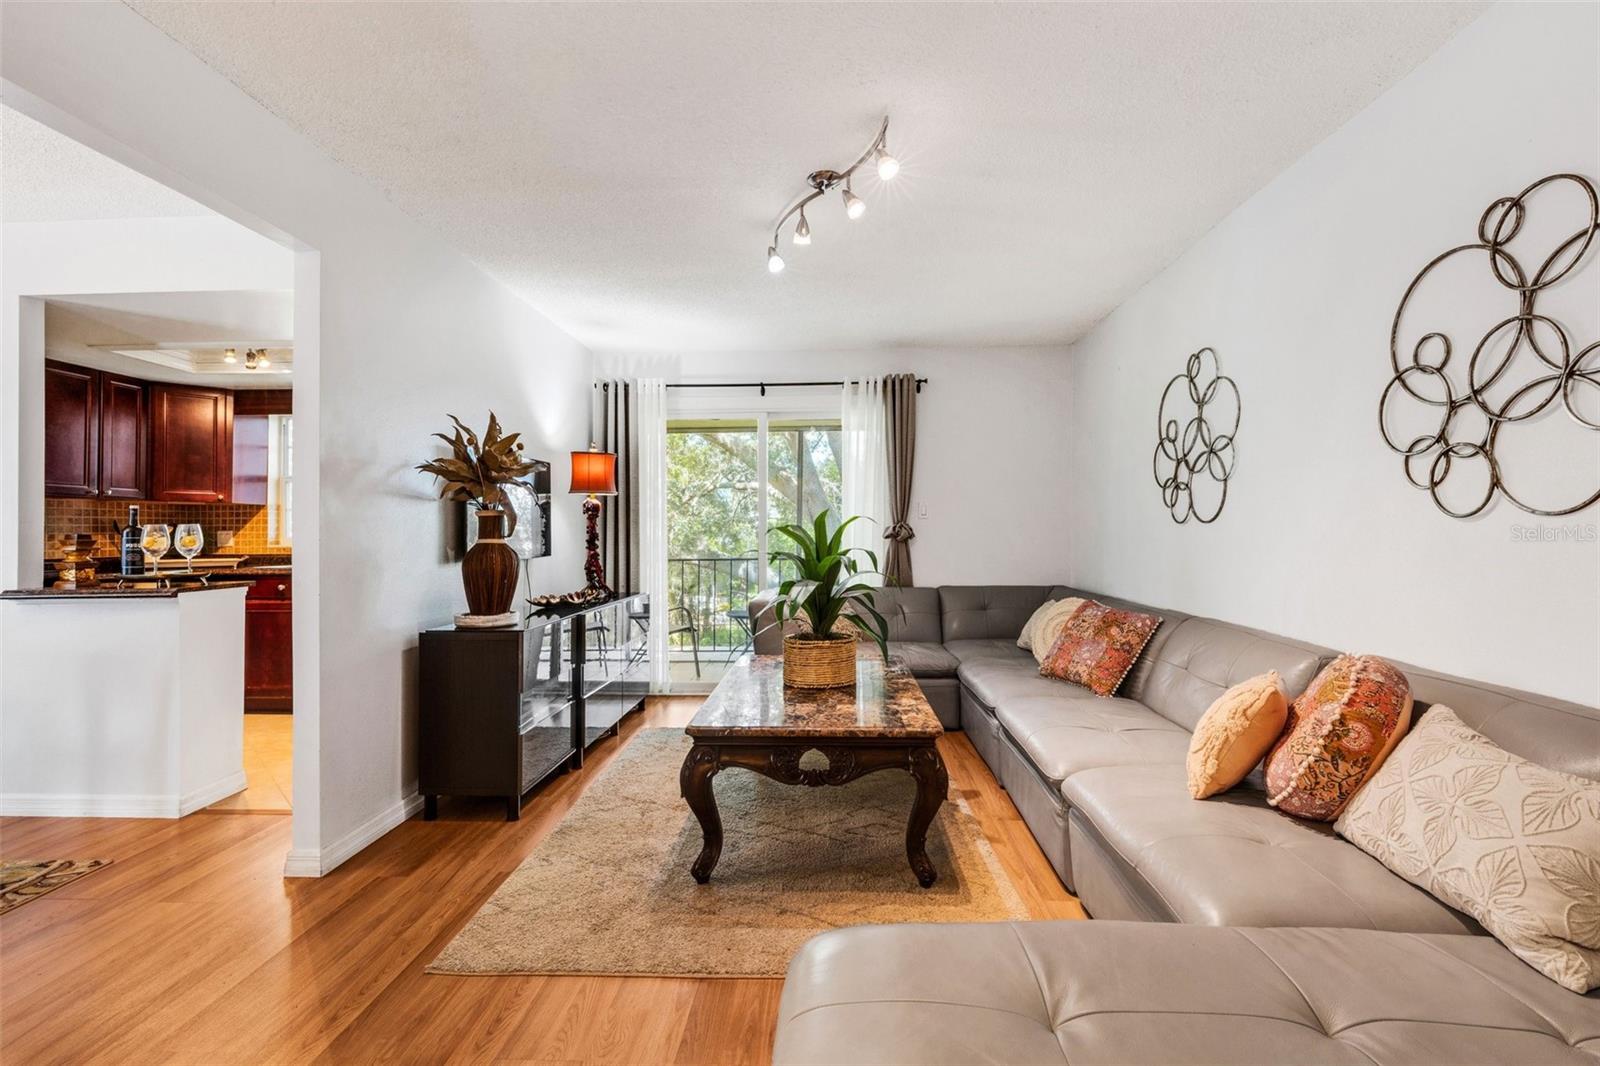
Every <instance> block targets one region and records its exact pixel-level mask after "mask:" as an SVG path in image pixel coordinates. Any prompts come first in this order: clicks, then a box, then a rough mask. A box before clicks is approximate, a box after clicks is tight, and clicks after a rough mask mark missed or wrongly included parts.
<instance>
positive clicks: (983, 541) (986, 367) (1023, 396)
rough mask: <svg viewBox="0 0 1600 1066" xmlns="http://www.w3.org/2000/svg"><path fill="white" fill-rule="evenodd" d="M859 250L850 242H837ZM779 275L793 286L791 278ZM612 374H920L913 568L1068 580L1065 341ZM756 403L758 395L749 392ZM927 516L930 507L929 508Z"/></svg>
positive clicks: (653, 361) (976, 580) (626, 368)
mask: <svg viewBox="0 0 1600 1066" xmlns="http://www.w3.org/2000/svg"><path fill="white" fill-rule="evenodd" d="M835 251H836V252H837V251H842V252H844V253H845V254H848V249H842V250H841V249H835ZM775 284H782V281H781V279H777V280H775ZM596 363H597V365H598V368H599V372H600V373H601V374H614V375H623V376H628V377H640V376H650V377H661V378H665V379H666V380H667V381H668V382H690V381H703V382H704V381H769V382H775V381H835V380H843V379H846V378H852V377H863V376H874V375H880V374H893V373H910V372H915V373H916V374H917V375H918V376H919V377H925V378H927V379H928V384H927V385H925V386H924V387H923V389H922V394H921V395H920V396H918V397H917V463H916V472H915V476H914V479H913V484H912V499H911V525H912V527H913V528H914V529H915V530H916V531H917V536H916V539H915V540H914V541H912V542H911V561H912V568H913V570H912V572H913V576H914V577H915V579H916V583H917V584H919V585H963V584H1039V585H1051V584H1056V583H1059V582H1062V581H1065V580H1066V575H1067V570H1068V562H1067V560H1068V537H1069V534H1070V530H1071V522H1070V521H1069V511H1068V500H1069V493H1068V487H1067V477H1068V469H1067V466H1066V463H1065V462H1064V461H1063V459H1064V456H1063V454H1062V449H1063V448H1064V447H1065V442H1066V435H1065V431H1064V425H1063V422H1064V420H1065V418H1066V417H1067V393H1066V374H1067V357H1066V353H1065V351H1064V350H1063V349H1060V348H997V349H990V350H978V351H972V350H965V349H895V350H884V351H860V352H844V351H839V352H775V353H774V352H767V353H761V354H756V355H745V354H735V353H724V352H706V353H696V354H689V355H677V356H661V355H655V354H640V353H632V354H629V353H620V352H614V353H605V354H601V355H597V356H596ZM750 398H751V402H752V404H754V403H758V402H759V398H758V394H757V392H756V390H754V389H751V390H750ZM924 507H925V508H926V509H927V515H926V517H923V516H921V514H920V511H921V510H922V508H924Z"/></svg>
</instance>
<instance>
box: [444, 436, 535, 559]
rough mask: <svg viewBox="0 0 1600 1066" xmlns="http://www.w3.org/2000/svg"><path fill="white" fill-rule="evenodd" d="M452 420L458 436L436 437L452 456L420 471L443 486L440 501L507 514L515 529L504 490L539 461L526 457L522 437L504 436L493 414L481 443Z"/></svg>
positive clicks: (512, 511)
mask: <svg viewBox="0 0 1600 1066" xmlns="http://www.w3.org/2000/svg"><path fill="white" fill-rule="evenodd" d="M449 418H450V421H452V422H454V423H455V427H456V428H455V432H454V433H453V434H451V435H449V436H446V435H445V434H443V433H435V434H434V436H435V437H438V438H439V439H440V440H442V441H444V442H445V443H446V444H448V445H450V451H451V455H450V456H449V458H445V459H430V460H428V461H427V462H426V463H419V464H418V465H417V469H418V470H420V471H422V472H423V473H424V474H432V475H433V476H434V477H436V478H438V479H439V480H440V481H441V482H443V484H441V485H440V486H439V498H440V499H441V500H454V501H456V502H457V503H472V504H476V505H477V507H478V508H479V509H480V510H490V509H493V510H499V511H504V512H505V513H506V522H507V524H508V525H509V526H511V527H513V528H514V527H515V526H516V521H517V514H516V510H515V509H514V508H513V507H511V505H510V503H511V501H510V499H509V497H508V496H507V495H506V491H505V489H504V488H503V487H502V486H504V485H507V484H509V483H511V482H514V481H520V480H522V479H523V478H524V477H526V476H527V475H528V474H531V473H533V471H534V470H536V469H537V468H538V466H539V461H538V460H537V459H528V458H525V457H524V456H523V448H522V442H521V441H520V440H518V438H519V437H521V436H522V434H520V433H510V434H503V433H502V431H501V429H500V420H499V419H498V418H496V417H495V414H494V412H493V411H490V412H489V425H488V426H487V427H485V429H484V431H483V437H482V439H481V440H480V439H479V437H478V435H477V434H476V433H474V432H473V431H472V430H470V429H468V428H467V427H466V426H465V425H463V424H462V422H461V419H459V418H457V417H456V416H455V415H450V416H449ZM510 533H511V530H510V529H507V530H506V535H507V536H509V535H510Z"/></svg>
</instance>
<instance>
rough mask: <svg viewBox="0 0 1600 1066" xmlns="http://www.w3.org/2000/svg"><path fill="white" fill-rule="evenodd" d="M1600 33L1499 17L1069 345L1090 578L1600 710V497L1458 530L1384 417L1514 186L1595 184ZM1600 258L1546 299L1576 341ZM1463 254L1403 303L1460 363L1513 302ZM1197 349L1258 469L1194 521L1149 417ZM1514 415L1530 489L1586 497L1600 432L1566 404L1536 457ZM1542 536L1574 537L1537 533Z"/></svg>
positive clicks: (1599, 16) (1544, 8)
mask: <svg viewBox="0 0 1600 1066" xmlns="http://www.w3.org/2000/svg"><path fill="white" fill-rule="evenodd" d="M1597 40H1600V8H1596V7H1595V6H1592V5H1546V4H1526V5H1501V6H1499V7H1496V8H1494V9H1491V10H1490V11H1489V12H1488V13H1487V14H1486V15H1485V16H1484V17H1483V18H1481V19H1480V20H1478V21H1477V22H1475V23H1473V24H1472V25H1470V26H1468V27H1467V28H1466V29H1465V30H1464V31H1462V33H1461V34H1460V35H1459V36H1458V37H1457V38H1455V39H1454V40H1453V41H1451V42H1450V43H1449V44H1447V45H1446V46H1445V47H1444V48H1443V49H1442V50H1441V51H1440V52H1438V53H1437V54H1436V55H1434V56H1433V57H1432V58H1431V59H1429V60H1428V61H1427V62H1426V63H1424V64H1423V65H1422V66H1421V67H1419V68H1418V69H1417V70H1416V71H1415V72H1414V73H1413V74H1411V75H1410V76H1409V77H1407V78H1406V79H1405V80H1404V81H1402V82H1401V83H1399V84H1398V85H1396V86H1395V87H1394V88H1393V89H1392V90H1390V91H1389V92H1388V93H1387V94H1385V95H1384V96H1383V97H1381V98H1380V99H1379V100H1378V101H1376V102H1375V103H1374V104H1373V105H1372V106H1371V107H1370V108H1369V109H1368V110H1366V111H1365V112H1363V113H1362V114H1360V115H1359V116H1357V117H1356V118H1355V119H1354V120H1352V121H1351V122H1350V123H1349V124H1348V125H1347V126H1346V127H1345V128H1343V129H1341V130H1340V131H1339V132H1337V133H1336V134H1335V135H1334V136H1332V137H1331V138H1329V139H1328V140H1327V141H1326V142H1324V143H1323V144H1322V145H1320V146H1319V147H1318V148H1316V149H1315V150H1313V151H1312V152H1311V153H1309V154H1308V155H1307V156H1306V157H1305V158H1303V159H1302V160H1300V161H1299V162H1298V163H1297V164H1296V165H1295V166H1293V167H1292V168H1290V169H1289V170H1288V171H1286V172H1285V173H1284V174H1283V175H1281V176H1280V177H1279V178H1277V179H1276V180H1275V181H1273V182H1272V184H1271V185H1269V186H1268V187H1267V188H1265V189H1263V190H1262V191H1261V192H1260V193H1259V194H1257V195H1256V196H1255V197H1254V198H1252V199H1251V200H1250V201H1248V202H1247V203H1245V204H1244V205H1243V206H1242V207H1240V208H1239V209H1238V210H1237V211H1235V212H1234V213H1233V214H1232V215H1231V216H1229V217H1228V218H1227V219H1226V220H1224V221H1223V222H1222V223H1221V224H1219V225H1218V226H1217V227H1216V228H1215V229H1214V230H1213V231H1212V232H1211V233H1210V234H1209V235H1207V236H1206V237H1205V238H1204V239H1203V240H1202V241H1201V242H1200V243H1199V244H1197V245H1196V246H1195V247H1194V248H1192V249H1191V250H1190V251H1188V252H1187V253H1186V254H1184V255H1183V256H1182V257H1181V258H1180V259H1179V260H1178V261H1177V262H1175V263H1173V264H1172V265H1171V266H1170V267H1169V268H1168V269H1167V270H1166V271H1165V272H1164V273H1162V274H1161V275H1159V276H1158V277H1157V278H1155V279H1154V280H1153V281H1151V282H1150V283H1149V284H1148V285H1146V286H1145V287H1144V288H1143V289H1142V290H1141V291H1140V292H1139V293H1138V294H1137V295H1135V296H1134V297H1133V298H1132V299H1130V300H1129V301H1128V302H1127V303H1125V304H1123V305H1122V306H1121V307H1119V308H1118V309H1117V310H1116V311H1115V312H1114V313H1113V314H1112V315H1111V316H1110V317H1108V318H1107V319H1106V320H1105V321H1104V322H1102V323H1101V324H1100V325H1099V326H1098V327H1096V329H1095V330H1094V331H1093V332H1092V333H1090V334H1089V335H1088V336H1087V337H1085V338H1084V339H1083V340H1081V341H1080V342H1079V343H1078V344H1076V345H1075V346H1074V347H1073V348H1072V351H1071V360H1070V362H1071V367H1072V380H1071V385H1072V387H1071V390H1070V397H1071V407H1070V413H1069V415H1068V416H1067V418H1066V419H1065V426H1066V430H1065V433H1066V436H1067V437H1068V438H1069V439H1070V440H1071V442H1072V458H1071V467H1072V470H1073V477H1074V479H1075V482H1076V485H1075V491H1074V496H1073V500H1072V505H1071V516H1072V517H1071V527H1072V532H1073V547H1074V551H1073V578H1074V580H1075V582H1076V583H1078V584H1081V585H1083V586H1084V587H1087V588H1092V589H1104V590H1106V591H1107V592H1114V593H1116V594H1119V595H1123V596H1127V597H1131V598H1135V599H1141V600H1145V601H1148V602H1151V603H1156V604H1162V605H1170V606H1172V607H1175V608H1180V609H1184V610H1188V611H1194V612H1200V613H1206V614H1210V615H1214V616H1218V617H1222V618H1226V619H1228V620H1230V621H1237V622H1242V623H1245V624H1248V625H1253V626H1258V627H1261V628H1265V629H1270V630H1275V631H1279V632H1283V633H1287V634H1291V635H1293V636H1296V637H1300V638H1303V639H1308V640H1312V641H1317V642H1320V643H1324V644H1329V645H1332V646H1335V647H1341V648H1347V649H1349V650H1351V651H1356V652H1367V651H1370V652H1375V653H1379V654H1384V655H1389V656H1394V657H1396V658H1399V659H1402V660H1407V661H1411V662H1414V663H1417V664H1420V665H1425V666H1429V667H1433V668H1437V669H1442V670H1446V671H1451V672H1456V673H1461V674H1464V675H1467V676H1471V677H1475V678H1480V679H1483V680H1488V681H1492V682H1500V683H1504V684H1509V685H1513V686H1517V687H1521V688H1527V689H1531V690H1534V691H1537V692H1543V693H1548V694H1551V695H1555V696H1560V697H1566V698H1569V699H1573V700H1579V701H1582V702H1584V703H1587V704H1591V705H1594V704H1597V703H1600V675H1597V666H1596V651H1597V649H1600V542H1597V541H1596V540H1595V538H1594V533H1595V529H1596V524H1597V523H1600V505H1597V506H1595V507H1591V508H1589V509H1588V510H1587V511H1584V512H1580V513H1579V514H1576V515H1572V516H1569V517H1566V518H1537V517H1535V516H1532V515H1529V514H1527V513H1525V512H1523V511H1521V510H1518V509H1517V508H1515V507H1513V506H1511V505H1510V504H1509V503H1507V502H1505V501H1501V502H1499V503H1498V504H1496V505H1495V506H1493V507H1492V508H1491V509H1490V510H1489V511H1488V512H1487V513H1485V514H1484V515H1482V516H1480V517H1479V518H1477V519H1474V520H1470V521H1461V520H1457V519H1453V518H1448V517H1446V516H1444V515H1442V514H1441V513H1440V512H1439V511H1437V510H1436V509H1435V508H1434V505H1433V503H1432V502H1431V501H1430V500H1429V498H1428V496H1427V494H1426V493H1425V492H1422V491H1420V490H1417V489H1413V488H1412V487H1411V486H1410V485H1408V484H1407V483H1406V481H1405V480H1404V478H1403V476H1402V473H1401V463H1400V457H1399V456H1398V455H1396V454H1395V453H1393V452H1390V451H1389V450H1388V449H1387V448H1386V447H1385V446H1384V445H1383V443H1382V441H1381V439H1380V438H1379V434H1378V423H1377V410H1378V397H1379V394H1380V393H1381V392H1382V391H1383V388H1384V386H1385V384H1386V383H1387V381H1388V379H1389V376H1390V373H1391V371H1390V367H1389V355H1388V350H1389V349H1388V345H1389V328H1390V324H1391V321H1392V319H1393V316H1394V313H1395V308H1396V305H1397V304H1398V302H1399V300H1400V297H1401V295H1402V293H1403V292H1404V291H1405V288H1406V286H1407V284H1408V283H1409V282H1410V280H1411V278H1412V276H1413V275H1414V274H1415V273H1416V272H1417V271H1418V270H1419V269H1420V268H1421V267H1422V266H1423V264H1425V263H1426V262H1427V261H1428V260H1429V259H1431V258H1432V257H1433V256H1434V255H1435V254H1437V253H1439V252H1442V251H1444V250H1445V249H1447V248H1450V247H1452V246H1454V245H1457V244H1467V243H1471V242H1472V241H1473V240H1475V236H1474V235H1475V233H1476V227H1477V223H1478V218H1479V215H1480V214H1481V213H1482V212H1483V210H1484V208H1485V207H1487V206H1488V204H1489V202H1490V201H1491V200H1493V199H1495V198H1496V197H1499V196H1503V195H1512V194H1515V193H1516V192H1518V191H1520V190H1521V189H1522V188H1524V187H1525V186H1526V185H1528V184H1529V183H1531V182H1532V181H1533V180H1535V179H1538V178H1542V177H1544V176H1545V175H1547V174H1552V173H1556V172H1561V171H1576V172H1578V173H1580V174H1583V175H1585V176H1587V177H1588V178H1589V179H1590V180H1591V181H1594V180H1597V179H1600V143H1597V138H1600V133H1597V131H1600V104H1597V82H1596V77H1595V68H1596V42H1597ZM1575 203H1576V200H1575V198H1562V199H1560V203H1559V206H1557V205H1556V203H1554V202H1551V203H1549V204H1548V208H1549V210H1552V211H1554V212H1555V213H1556V215H1558V216H1559V218H1556V217H1554V216H1552V215H1550V214H1548V213H1547V211H1546V207H1545V205H1544V202H1543V201H1539V200H1535V201H1534V202H1533V204H1532V207H1531V210H1530V216H1529V222H1528V225H1529V227H1530V228H1533V227H1536V226H1537V227H1542V228H1541V229H1540V232H1539V233H1538V234H1537V235H1535V234H1531V233H1530V236H1532V237H1534V238H1535V239H1533V240H1532V241H1530V242H1522V241H1519V242H1518V243H1519V244H1521V243H1531V244H1533V245H1539V246H1542V249H1543V250H1540V251H1538V252H1537V254H1535V250H1534V248H1528V249H1525V250H1526V251H1527V255H1526V257H1525V258H1523V260H1522V261H1523V263H1524V265H1526V266H1528V267H1529V269H1530V270H1536V269H1537V265H1538V263H1539V262H1540V261H1541V260H1542V259H1543V257H1544V255H1545V254H1547V252H1548V249H1549V248H1551V247H1553V244H1554V242H1553V241H1552V240H1551V239H1550V237H1551V235H1552V234H1554V233H1559V234H1561V235H1562V236H1565V235H1566V234H1569V233H1571V232H1573V231H1575V230H1578V229H1580V228H1581V227H1582V225H1583V224H1584V222H1585V221H1586V216H1587V211H1586V210H1584V211H1582V212H1575V211H1573V207H1574V206H1575ZM1514 247H1515V246H1514ZM1596 258H1597V256H1596V253H1595V252H1594V251H1593V250H1591V252H1590V256H1589V260H1590V261H1589V263H1588V266H1587V268H1586V270H1585V271H1584V272H1582V273H1581V274H1579V275H1577V276H1576V278H1575V279H1573V278H1569V280H1568V281H1567V282H1565V283H1564V284H1563V285H1562V286H1560V287H1559V289H1556V290H1552V291H1551V292H1550V293H1548V294H1547V295H1546V296H1543V297H1541V298H1540V300H1539V310H1541V311H1543V312H1544V313H1547V314H1551V315H1552V316H1553V317H1556V318H1558V319H1560V320H1561V321H1562V322H1563V323H1564V324H1565V325H1566V326H1567V327H1568V329H1569V330H1570V332H1571V334H1572V335H1573V339H1574V340H1575V341H1576V342H1577V344H1578V346H1579V347H1581V346H1583V345H1586V344H1588V343H1591V342H1593V341H1595V340H1596V339H1600V300H1597V297H1596V293H1597V292H1600V262H1596V261H1595V260H1596ZM1464 266H1470V267H1472V269H1466V268H1464V269H1461V270H1459V271H1455V270H1452V271H1451V272H1449V273H1448V274H1446V275H1444V276H1442V277H1440V278H1438V279H1432V280H1430V282H1429V283H1428V284H1429V285H1431V286H1435V287H1434V289H1433V290H1432V291H1430V292H1428V293H1427V299H1428V301H1429V302H1428V303H1427V304H1426V306H1425V308H1423V309H1422V313H1421V314H1420V315H1418V316H1417V317H1416V318H1414V319H1413V318H1412V316H1411V312H1409V311H1408V315H1407V320H1408V325H1409V326H1410V328H1408V330H1407V335H1409V336H1411V337H1415V336H1417V335H1419V334H1420V333H1422V332H1424V331H1425V330H1427V329H1444V330H1446V331H1449V332H1451V333H1452V334H1454V339H1455V343H1456V350H1457V353H1458V354H1457V356H1456V358H1458V359H1461V360H1463V361H1464V360H1465V359H1467V358H1468V357H1469V356H1470V354H1471V351H1472V346H1473V344H1474V343H1475V341H1476V338H1477V337H1478V336H1480V335H1481V334H1482V332H1483V331H1484V330H1485V329H1486V328H1487V327H1488V326H1489V325H1491V324H1493V323H1494V322H1495V321H1498V320H1499V319H1500V318H1503V317H1506V316H1509V315H1512V314H1514V313H1515V300H1514V298H1511V297H1510V294H1509V293H1507V292H1506V291H1504V290H1500V289H1498V288H1497V287H1496V286H1495V285H1494V284H1493V283H1492V282H1488V281H1487V280H1486V279H1485V278H1484V277H1483V271H1482V269H1481V266H1482V260H1480V261H1479V262H1478V263H1477V264H1464ZM1474 329H1475V330H1476V332H1473V330H1474ZM1204 345H1210V346H1212V347H1214V348H1215V349H1216V350H1217V352H1218V353H1219V354H1220V356H1221V358H1222V363H1223V368H1224V370H1225V372H1226V373H1228V374H1230V375H1231V376H1233V377H1234V378H1235V380H1236V381H1237V382H1238V385H1239V389H1240V391H1241V393H1242V394H1243V424H1242V426H1241V428H1240V431H1239V438H1238V449H1239V451H1238V468H1237V473H1236V476H1235V478H1234V480H1233V482H1232V483H1231V485H1230V488H1229V496H1228V502H1227V506H1226V509H1225V510H1224V512H1223V514H1222V516H1221V518H1220V519H1219V520H1218V521H1217V522H1216V523H1215V524H1214V525H1211V526H1198V525H1196V524H1194V523H1193V522H1191V523H1190V524H1188V525H1185V526H1182V527H1179V526H1177V525H1175V524H1174V523H1173V522H1172V520H1171V519H1170V518H1169V517H1168V516H1167V514H1166V512H1165V511H1164V509H1163V508H1162V506H1161V503H1160V500H1159V498H1158V497H1159V490H1158V489H1157V488H1156V485H1155V483H1154V480H1153V476H1152V473H1151V453H1152V451H1153V450H1154V447H1155V441H1156V428H1155V426H1156V408H1157V401H1158V398H1159V395H1160V393H1161V389H1162V387H1163V385H1164V384H1165V383H1166V381H1167V379H1168V378H1169V377H1171V376H1172V375H1173V374H1175V373H1177V372H1179V371H1180V370H1181V369H1182V367H1183V361H1184V358H1185V356H1187V355H1188V353H1190V352H1192V351H1194V350H1196V349H1197V348H1200V347H1201V346H1204ZM1406 354H1407V352H1403V353H1402V357H1403V358H1404V357H1405V355H1406ZM1595 365H1596V364H1595V363H1594V362H1592V361H1591V362H1590V364H1589V366H1590V368H1591V369H1593V368H1594V367H1595ZM1530 376H1531V375H1530ZM1597 399H1600V397H1596V396H1592V395H1591V396H1588V397H1586V402H1587V401H1589V400H1597ZM1588 411H1589V417H1591V418H1594V417H1596V412H1600V403H1596V404H1592V405H1589V406H1588ZM1409 424H1415V423H1414V422H1412V423H1409ZM1516 429H1517V427H1513V428H1512V429H1508V430H1506V431H1505V433H1504V434H1503V436H1502V441H1503V442H1505V446H1506V450H1505V468H1506V478H1507V480H1508V481H1509V482H1510V483H1511V484H1512V485H1513V486H1514V487H1515V486H1528V490H1527V491H1528V492H1529V494H1530V495H1533V494H1535V493H1538V494H1539V495H1540V496H1541V497H1542V498H1543V499H1546V500H1551V501H1554V500H1556V499H1558V498H1560V497H1562V496H1565V497H1567V498H1568V499H1567V501H1566V502H1576V501H1577V500H1579V499H1582V498H1583V497H1584V496H1585V495H1586V494H1587V493H1592V492H1594V491H1595V490H1596V489H1597V488H1600V434H1596V433H1593V432H1588V431H1584V430H1581V429H1579V428H1578V427H1577V426H1576V425H1575V424H1574V423H1572V422H1571V421H1570V420H1568V419H1567V418H1566V417H1565V415H1563V414H1555V415H1553V416H1552V417H1550V418H1548V419H1547V420H1546V424H1545V425H1544V426H1543V427H1542V431H1541V432H1540V433H1539V434H1538V437H1537V440H1532V441H1527V442H1526V445H1525V446H1523V445H1519V444H1518V442H1517V440H1514V439H1513V438H1514V437H1516V433H1515V430H1516ZM1416 432H1421V430H1417V431H1416ZM1522 439H1523V438H1518V440H1522ZM1584 486H1587V488H1586V491H1584V492H1580V491H1578V490H1579V489H1583V488H1584ZM1540 490H1542V492H1541V491H1540ZM1534 526H1542V527H1544V528H1546V529H1549V530H1554V531H1556V532H1555V533H1553V534H1551V535H1553V536H1557V537H1566V538H1569V539H1564V540H1557V541H1555V542H1543V543H1539V542H1535V543H1529V542H1525V541H1522V540H1518V539H1517V538H1518V537H1519V536H1526V534H1523V533H1519V532H1518V531H1519V530H1520V529H1527V528H1528V527H1534ZM1584 538H1587V539H1584Z"/></svg>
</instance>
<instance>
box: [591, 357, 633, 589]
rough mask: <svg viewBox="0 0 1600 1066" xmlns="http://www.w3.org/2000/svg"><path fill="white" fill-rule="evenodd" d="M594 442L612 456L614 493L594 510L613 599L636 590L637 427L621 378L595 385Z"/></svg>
mask: <svg viewBox="0 0 1600 1066" xmlns="http://www.w3.org/2000/svg"><path fill="white" fill-rule="evenodd" d="M595 393H596V394H597V395H596V400H597V403H596V408H597V409H596V411H595V423H594V425H595V443H597V444H598V445H599V446H600V449H601V450H602V451H607V452H615V453H616V456H617V495H616V498H615V499H611V500H607V501H606V502H605V507H604V509H603V510H602V511H601V512H600V554H601V558H602V559H604V560H605V567H606V574H607V576H608V577H609V578H610V580H611V584H612V587H614V588H615V589H616V590H617V595H619V596H631V595H633V594H634V593H635V592H637V591H638V590H639V465H638V461H637V456H638V449H637V444H638V439H639V433H638V427H637V425H636V424H635V423H636V418H637V415H636V412H635V409H634V404H633V386H632V384H631V383H630V382H627V381H622V380H611V381H597V382H595Z"/></svg>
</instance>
